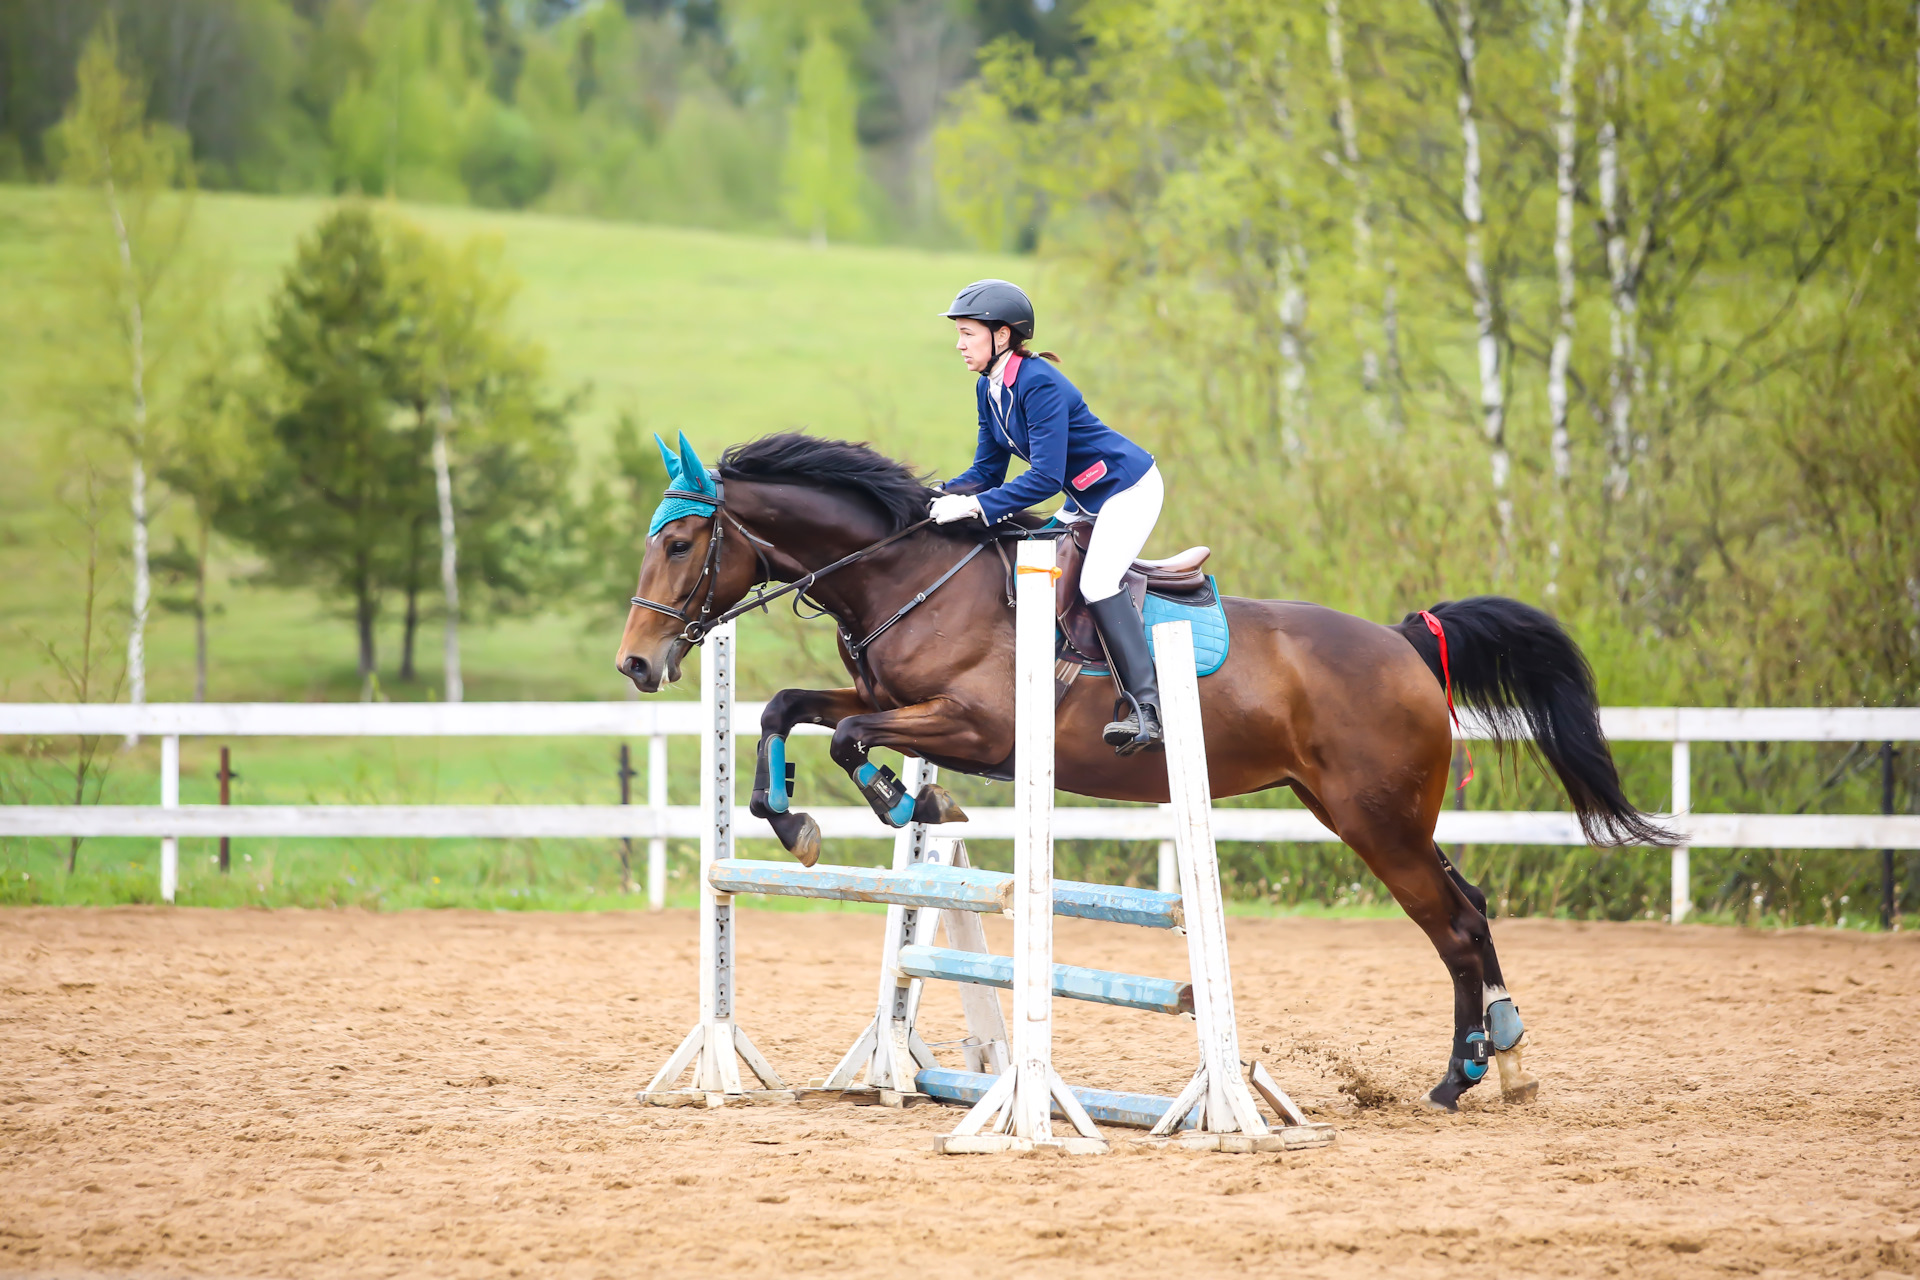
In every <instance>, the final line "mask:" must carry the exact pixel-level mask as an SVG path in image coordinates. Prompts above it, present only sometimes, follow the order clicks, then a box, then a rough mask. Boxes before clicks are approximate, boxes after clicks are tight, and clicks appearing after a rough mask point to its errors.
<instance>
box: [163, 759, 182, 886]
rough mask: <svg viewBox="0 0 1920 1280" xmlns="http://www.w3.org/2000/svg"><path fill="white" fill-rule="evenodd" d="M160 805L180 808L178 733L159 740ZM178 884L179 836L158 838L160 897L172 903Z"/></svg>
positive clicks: (165, 807)
mask: <svg viewBox="0 0 1920 1280" xmlns="http://www.w3.org/2000/svg"><path fill="white" fill-rule="evenodd" d="M160 807H161V808H162V809H178V808H179V807H180V735H179V734H177V733H169V734H166V735H165V736H163V737H162V738H161V739H160ZM179 887H180V837H178V836H172V835H166V836H161V837H160V900H161V901H162V902H172V901H173V898H174V894H175V893H176V892H177V891H178V890H179Z"/></svg>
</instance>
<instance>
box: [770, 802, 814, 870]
mask: <svg viewBox="0 0 1920 1280" xmlns="http://www.w3.org/2000/svg"><path fill="white" fill-rule="evenodd" d="M767 825H768V826H770V827H772V828H773V834H775V835H776V836H779V837H780V846H781V848H783V849H785V850H786V851H787V852H788V853H790V854H792V855H793V856H794V857H795V858H796V859H798V860H799V863H800V865H801V866H803V867H810V866H812V865H813V864H814V863H816V862H818V861H820V824H819V823H817V822H815V821H814V820H813V815H812V814H810V813H776V814H773V815H772V816H770V817H769V818H768V819H767Z"/></svg>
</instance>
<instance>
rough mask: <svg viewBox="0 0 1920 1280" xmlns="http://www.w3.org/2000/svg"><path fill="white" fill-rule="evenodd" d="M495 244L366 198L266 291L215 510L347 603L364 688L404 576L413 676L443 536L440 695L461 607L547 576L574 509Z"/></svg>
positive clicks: (540, 591) (271, 557) (281, 570)
mask: <svg viewBox="0 0 1920 1280" xmlns="http://www.w3.org/2000/svg"><path fill="white" fill-rule="evenodd" d="M512 296H513V293H512V288H511V286H510V285H509V284H508V283H507V282H506V279H505V276H504V273H503V272H502V271H501V269H500V266H499V262H498V251H497V249H495V248H494V247H492V246H490V245H487V244H470V245H467V246H465V247H463V248H462V249H460V250H458V251H454V252H449V251H448V250H446V249H445V248H443V247H442V246H440V245H438V244H437V243H435V242H434V241H432V240H431V239H430V238H428V237H427V236H426V235H425V234H424V233H422V232H420V231H418V230H417V229H415V228H412V227H409V226H406V225H404V224H393V225H391V226H383V225H382V223H381V222H380V221H379V220H376V219H375V218H374V217H373V215H372V214H371V213H369V212H368V210H367V209H366V208H364V207H362V206H358V205H350V206H347V207H344V208H341V209H339V210H336V211H335V212H333V213H331V214H329V215H328V216H327V217H326V218H325V219H324V220H323V221H322V222H321V223H320V225H319V227H318V228H316V229H315V231H314V232H313V233H312V234H311V235H310V236H309V237H308V238H307V239H306V240H305V241H303V242H302V244H301V246H300V249H299V252H298V255H297V256H296V259H295V261H294V263H293V265H292V266H291V267H290V268H288V270H287V273H286V276H285V279H284V281H283V283H282V286H281V289H280V292H279V294H278V295H277V296H276V297H275V298H274V300H273V303H272V305H271V308H270V317H269V321H268V325H267V332H266V339H265V353H266V366H267V368H266V371H265V375H264V376H265V381H266V384H267V385H266V389H265V391H264V392H263V393H262V394H261V395H260V396H259V397H258V398H257V400H255V401H254V403H255V404H256V405H257V407H256V408H255V409H253V410H252V411H250V412H249V413H248V415H247V432H246V434H247V442H246V449H247V450H248V451H249V453H250V454H251V457H252V459H253V460H252V461H250V463H249V467H248V475H247V478H246V480H245V482H244V483H239V484H232V485H228V486H227V487H226V489H225V491H224V492H223V494H222V496H221V497H220V499H219V501H218V504H217V507H216V515H215V517H214V527H215V528H217V529H219V530H220V531H221V532H222V533H225V534H228V535H230V536H232V537H235V538H237V539H240V540H241V541H244V542H246V543H247V544H249V545H250V546H251V547H253V548H254V549H255V550H256V551H258V552H259V553H260V554H261V555H262V556H263V557H264V558H265V559H266V560H267V562H268V566H269V573H268V576H269V577H271V578H272V579H274V580H276V581H280V582H284V583H298V584H305V585H312V586H316V587H319V588H320V589H321V590H322V591H324V592H328V593H331V594H335V595H337V596H341V597H345V598H346V599H347V600H348V601H350V602H351V609H352V614H353V618H354V625H355V629H356V632H357V634H358V639H359V665H358V671H359V675H360V679H361V682H362V690H363V696H371V693H372V689H373V679H374V675H375V672H376V669H377V661H376V659H377V655H376V653H375V649H374V624H375V622H376V621H377V620H378V618H379V615H380V610H381V606H382V602H383V601H384V599H385V598H386V597H387V596H388V594H389V593H391V592H395V591H397V592H399V593H401V595H402V597H403V599H404V602H405V606H406V615H405V630H404V633H403V639H402V649H401V672H400V673H401V678H402V679H403V680H412V679H413V678H414V661H413V654H414V643H415V638H416V636H417V633H418V629H419V618H420V615H419V604H420V597H421V594H422V593H423V591H425V590H426V589H428V584H429V582H430V581H431V571H430V569H429V566H430V564H431V563H432V561H433V560H434V559H435V554H434V553H435V551H436V550H437V551H438V553H439V555H438V559H439V561H440V565H441V569H442V574H441V589H442V592H443V594H444V595H445V597H446V603H447V624H448V625H447V637H448V655H449V659H450V664H449V670H448V677H449V679H448V694H449V696H450V697H455V698H457V697H458V696H460V694H461V692H462V687H461V684H460V675H459V652H458V647H457V646H458V643H459V641H458V620H459V618H460V617H461V616H462V614H463V613H465V614H471V613H472V612H476V611H480V610H489V611H494V612H503V611H508V610H512V609H516V608H520V607H523V606H526V605H529V604H534V603H538V602H541V601H543V600H545V599H546V598H548V597H549V596H550V595H551V594H553V593H555V592H557V591H558V590H559V589H560V586H561V583H562V574H561V572H560V569H559V563H560V559H561V555H562V552H563V549H564V544H565V542H566V539H567V537H568V530H569V529H570V527H571V522H572V521H573V520H574V518H575V515H574V511H573V508H572V505H571V503H570V502H569V500H568V497H567V491H566V485H567V477H568V473H569V470H570V468H571V463H572V457H573V455H572V449H571V445H570V444H569V442H568V439H567V427H566V410H567V406H566V405H565V404H554V403H551V402H549V401H548V400H547V399H546V398H545V397H544V395H543V393H542V390H541V387H540V357H539V352H538V350H537V349H536V348H533V347H531V346H529V345H528V344H526V343H524V342H522V341H520V340H518V339H516V338H515V337H514V336H513V335H512V334H511V333H510V331H509V329H508V327H507V309H508V307H509V305H510V303H511V300H512Z"/></svg>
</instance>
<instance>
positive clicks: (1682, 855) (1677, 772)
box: [1668, 742, 1693, 924]
mask: <svg viewBox="0 0 1920 1280" xmlns="http://www.w3.org/2000/svg"><path fill="white" fill-rule="evenodd" d="M1692 808H1693V744H1692V743H1689V742H1676V743H1674V744H1673V815H1674V817H1676V818H1678V817H1680V816H1682V815H1683V814H1686V813H1688V812H1690V811H1691V810H1692ZM1691 862H1692V857H1691V850H1689V849H1688V847H1687V846H1686V845H1685V844H1677V845H1675V846H1673V914H1672V915H1671V916H1669V917H1668V919H1669V920H1670V921H1671V922H1672V923H1674V924H1679V923H1680V922H1681V921H1682V920H1685V919H1686V918H1687V912H1689V911H1691V910H1692V909H1693V887H1692V879H1693V870H1692V866H1691V865H1690V864H1691Z"/></svg>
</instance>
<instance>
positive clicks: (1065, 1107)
mask: <svg viewBox="0 0 1920 1280" xmlns="http://www.w3.org/2000/svg"><path fill="white" fill-rule="evenodd" d="M1058 576H1059V570H1058V569H1057V568H1056V567H1055V547H1054V544H1053V542H1052V541H1050V540H1047V539H1029V540H1027V541H1025V542H1022V543H1021V544H1020V550H1019V559H1018V564H1017V566H1016V570H1015V575H1014V577H1015V588H1014V599H1015V616H1014V645H1013V719H1014V763H1013V807H1014V811H1015V814H1016V825H1015V828H1014V844H1013V910H1012V914H1013V1028H1012V1046H1011V1049H1012V1053H1011V1057H1012V1063H1011V1065H1010V1068H1009V1069H1008V1070H1006V1071H1004V1072H1002V1073H1001V1074H1000V1075H999V1077H998V1078H996V1079H995V1081H994V1083H993V1085H992V1087H991V1088H989V1089H988V1090H987V1092H986V1094H985V1096H983V1097H982V1098H981V1099H980V1101H979V1102H977V1103H975V1104H974V1105H973V1108H972V1109H971V1110H969V1111H968V1112H967V1114H966V1116H965V1117H964V1118H962V1119H961V1121H960V1123H959V1124H958V1125H956V1126H955V1127H954V1131H953V1132H952V1133H951V1134H949V1135H948V1136H946V1137H945V1138H943V1139H941V1140H940V1144H939V1149H940V1150H942V1151H944V1152H946V1153H948V1154H950V1155H963V1154H976V1153H986V1152H998V1151H1031V1150H1034V1149H1036V1148H1042V1147H1044V1148H1049V1149H1052V1150H1064V1151H1067V1152H1070V1153H1075V1154H1080V1153H1087V1154H1091V1153H1095V1152H1101V1151H1105V1150H1107V1142H1106V1139H1104V1138H1102V1137H1101V1136H1100V1131H1099V1129H1097V1128H1095V1127H1094V1123H1093V1121H1092V1119H1091V1118H1090V1117H1088V1115H1087V1113H1086V1109H1085V1108H1084V1107H1082V1106H1081V1105H1080V1100H1079V1099H1078V1098H1075V1097H1074V1096H1073V1092H1072V1090H1070V1089H1068V1088H1067V1086H1066V1083H1065V1081H1063V1080H1061V1078H1060V1076H1059V1073H1057V1072H1056V1071H1055V1070H1054V1069H1053V717H1054V698H1053V633H1054V617H1053V584H1054V580H1055V579H1056V578H1057V577H1058ZM1056 1102H1057V1103H1058V1104H1059V1105H1060V1109H1061V1111H1062V1112H1063V1113H1064V1114H1065V1115H1066V1117H1067V1119H1068V1121H1069V1122H1070V1123H1071V1124H1072V1126H1073V1128H1074V1130H1075V1136H1072V1137H1063V1138H1056V1137H1054V1134H1053V1104H1054V1103H1056Z"/></svg>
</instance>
